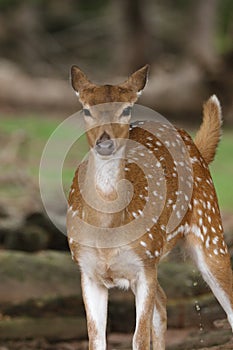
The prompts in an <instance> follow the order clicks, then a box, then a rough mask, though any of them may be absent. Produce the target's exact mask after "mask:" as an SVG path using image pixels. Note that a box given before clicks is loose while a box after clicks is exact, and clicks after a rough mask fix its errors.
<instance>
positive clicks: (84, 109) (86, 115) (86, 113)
mask: <svg viewBox="0 0 233 350" xmlns="http://www.w3.org/2000/svg"><path fill="white" fill-rule="evenodd" d="M83 113H84V115H85V117H92V115H91V112H90V111H89V109H87V108H83Z"/></svg>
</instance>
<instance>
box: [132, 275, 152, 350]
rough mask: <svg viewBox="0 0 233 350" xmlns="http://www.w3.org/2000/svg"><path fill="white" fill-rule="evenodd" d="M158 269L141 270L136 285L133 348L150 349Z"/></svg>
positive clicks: (135, 349) (137, 349) (138, 349)
mask: <svg viewBox="0 0 233 350" xmlns="http://www.w3.org/2000/svg"><path fill="white" fill-rule="evenodd" d="M155 286H156V271H155V270H153V271H150V272H145V273H144V272H140V274H139V277H138V280H137V282H136V286H135V290H134V293H135V301H136V329H135V333H134V337H133V350H149V349H150V330H151V322H152V314H153V308H154V301H155Z"/></svg>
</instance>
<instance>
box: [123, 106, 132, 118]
mask: <svg viewBox="0 0 233 350" xmlns="http://www.w3.org/2000/svg"><path fill="white" fill-rule="evenodd" d="M131 111H132V107H130V106H129V107H126V108H124V109H123V111H122V113H121V116H122V117H129V116H130V114H131Z"/></svg>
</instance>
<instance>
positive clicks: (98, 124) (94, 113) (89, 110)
mask: <svg viewBox="0 0 233 350" xmlns="http://www.w3.org/2000/svg"><path fill="white" fill-rule="evenodd" d="M148 70H149V65H146V66H144V67H142V68H141V69H139V70H137V71H136V72H135V73H133V74H132V75H131V76H130V77H129V78H128V79H127V80H126V81H125V82H123V83H122V84H119V85H95V84H93V83H92V82H91V81H90V80H89V79H88V78H87V76H86V75H85V74H84V73H83V72H82V71H81V69H80V68H78V67H77V66H72V68H71V82H72V86H73V88H74V90H75V92H76V94H77V95H78V97H79V100H80V102H81V104H82V106H83V115H84V120H85V124H86V130H87V132H86V134H87V139H88V143H89V146H90V147H91V149H93V150H94V151H95V152H96V154H97V155H99V156H101V157H109V156H111V155H112V154H114V153H116V152H117V151H118V150H119V149H120V148H121V147H122V141H121V140H124V139H126V138H128V132H129V121H130V117H131V109H132V106H133V104H134V103H135V102H136V101H137V99H138V97H139V96H140V94H141V92H142V90H143V89H144V87H145V85H146V81H147V75H148Z"/></svg>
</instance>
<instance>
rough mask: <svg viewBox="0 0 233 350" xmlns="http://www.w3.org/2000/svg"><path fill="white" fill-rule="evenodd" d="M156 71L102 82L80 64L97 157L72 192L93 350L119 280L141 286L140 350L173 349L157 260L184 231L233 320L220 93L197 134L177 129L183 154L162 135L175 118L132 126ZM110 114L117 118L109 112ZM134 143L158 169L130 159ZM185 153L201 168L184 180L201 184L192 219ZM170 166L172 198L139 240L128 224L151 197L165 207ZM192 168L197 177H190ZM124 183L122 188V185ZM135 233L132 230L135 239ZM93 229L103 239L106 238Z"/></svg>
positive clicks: (98, 348)
mask: <svg viewBox="0 0 233 350" xmlns="http://www.w3.org/2000/svg"><path fill="white" fill-rule="evenodd" d="M147 74H148V65H146V66H144V67H143V68H141V69H139V70H138V71H136V72H135V73H134V74H132V75H131V76H130V77H129V79H128V80H126V81H125V82H124V83H122V84H120V85H102V86H101V85H95V84H93V83H92V82H91V81H90V80H89V79H88V78H87V76H86V75H85V74H84V73H83V72H82V71H81V70H80V69H79V68H78V67H77V66H73V67H72V69H71V79H72V86H73V88H74V90H75V92H76V93H77V95H78V96H79V100H80V102H81V104H82V106H83V115H84V120H85V125H86V136H87V140H88V143H89V147H90V151H89V156H88V159H87V160H85V161H84V162H83V163H81V165H80V166H79V167H78V169H77V170H76V173H75V176H74V179H73V183H72V187H71V190H70V194H69V200H68V204H69V207H68V212H67V232H68V237H69V245H70V250H71V253H72V257H73V259H74V260H75V261H76V262H77V263H78V265H79V267H80V270H81V284H82V293H83V299H84V304H85V309H86V315H87V326H88V336H89V349H91V350H104V349H106V319H107V300H108V289H109V288H112V287H119V288H123V289H127V288H131V289H132V291H133V293H134V294H135V300H136V329H135V333H134V336H133V349H134V350H149V349H150V341H152V344H153V349H154V350H162V349H165V332H166V297H165V294H164V292H163V290H162V289H161V287H160V285H159V283H158V281H157V266H158V263H159V262H160V260H161V259H162V258H163V257H164V256H165V255H166V254H167V253H169V251H170V250H171V249H172V247H173V246H174V245H175V244H176V242H177V241H178V240H179V239H181V238H183V239H184V240H185V241H186V243H187V245H188V247H189V250H190V252H191V255H192V257H193V259H194V261H195V262H196V264H197V266H198V268H199V270H200V271H201V273H202V276H203V278H204V280H205V281H206V282H207V283H208V285H209V287H210V288H211V289H212V291H213V293H214V295H215V296H216V298H217V299H218V301H219V303H220V304H221V305H222V307H223V309H224V310H225V312H226V314H227V317H228V321H229V323H230V325H231V327H233V293H232V270H231V264H230V256H229V253H228V250H227V247H226V244H225V242H224V236H223V227H222V222H221V217H220V212H219V206H218V200H217V197H216V193H215V189H214V185H213V181H212V179H211V175H210V172H209V169H208V164H209V163H210V162H211V161H212V160H213V159H214V156H215V152H216V147H217V145H218V143H219V139H220V134H221V123H222V117H221V107H220V104H219V101H218V99H217V97H216V96H215V95H213V96H212V97H210V99H209V100H208V101H207V102H206V103H205V104H204V108H203V122H202V125H201V127H200V129H199V131H198V132H197V135H196V137H195V139H194V141H193V140H192V139H191V137H190V136H189V135H188V134H187V133H186V132H185V131H184V130H179V129H176V132H177V135H178V136H177V137H176V140H175V142H173V143H174V148H178V151H179V152H180V161H178V162H177V161H174V160H173V158H172V156H171V153H170V152H169V146H171V145H170V143H172V141H171V142H170V141H168V140H166V137H165V139H164V138H163V141H161V137H159V136H161V134H164V135H166V128H167V126H166V125H162V126H160V128H159V130H157V131H158V133H156V132H153V133H150V126H151V125H152V124H151V123H150V122H149V124H148V128H149V129H148V128H146V129H142V128H141V127H140V124H137V123H136V124H134V125H130V116H131V109H132V107H133V105H134V104H135V102H136V101H137V99H138V97H139V95H140V93H141V92H142V90H143V89H144V87H145V84H146V81H147ZM109 103H110V104H113V105H114V104H116V107H114V108H113V109H114V111H110V110H108V107H107V106H108V105H109ZM99 106H100V107H99ZM98 107H99V109H98ZM104 115H105V116H107V119H103V120H102V119H101V118H103V116H104ZM142 124H143V123H142ZM159 133H160V134H159ZM128 141H134V142H137V143H139V144H140V145H142V147H144V150H146V152H141V151H140V149H137V147H136V148H135V149H134V152H136V153H137V154H136V156H137V157H136V158H135V159H139V158H140V157H141V159H142V158H143V157H144V158H145V159H144V160H143V162H145V164H144V165H145V166H146V162H147V166H149V168H151V169H153V171H154V172H153V176H152V175H151V176H149V175H148V176H144V174H143V170H142V169H141V168H140V166H138V165H137V164H136V163H137V162H136V161H135V162H134V161H133V160H132V159H131V161H130V160H129V159H127V154H126V153H127V151H126V148H127V147H128V146H127V142H128ZM180 141H182V143H183V145H184V147H183V146H182V147H183V148H182V147H181V146H180V145H181V142H180ZM179 147H180V148H179ZM184 148H185V150H184ZM184 151H185V152H187V154H188V160H189V162H190V164H191V169H192V174H191V173H189V176H187V178H186V179H184V178H183V179H181V180H182V181H184V182H186V184H188V185H189V187H187V188H191V192H190V195H189V196H188V195H187V194H186V193H180V195H181V196H183V198H184V202H185V203H186V206H184V205H183V208H185V213H184V215H183V217H182V216H181V213H180V212H179V211H178V210H177V208H176V204H175V203H176V201H177V196H178V194H179V191H178V192H177V188H178V187H177V186H178V182H177V181H178V174H177V166H178V163H180V166H183V167H184V166H186V167H187V168H188V165H187V164H186V165H185V164H184V162H183V161H182V152H184ZM145 153H146V154H147V155H146V154H145ZM134 155H135V153H134ZM147 156H148V157H150V156H152V158H151V159H152V161H151V162H150V161H149V162H148V159H150V158H148V159H147V160H146V157H147ZM154 159H157V161H156V162H157V163H153V162H154ZM161 171H162V174H163V175H164V177H165V181H166V189H167V190H166V193H164V195H162V196H161V193H160V197H161V199H163V200H164V204H163V208H162V210H161V215H160V216H159V217H152V221H151V222H152V224H151V225H150V226H149V227H148V228H146V227H145V230H144V231H143V232H142V234H141V236H140V237H138V236H135V237H136V238H135V239H132V237H133V236H132V232H128V231H127V227H129V226H128V224H129V223H132V222H133V223H134V222H137V220H138V222H140V220H139V219H140V218H141V217H143V216H144V217H145V216H146V215H145V213H144V207H145V206H146V205H147V206H148V207H149V209H148V212H149V213H150V214H152V216H153V211H155V210H156V206H157V203H158V205H159V201H160V199H159V196H158V193H157V192H156V190H155V191H153V193H149V192H150V191H149V187H148V181H149V180H150V181H151V182H152V183H153V182H156V183H157V188H158V189H159V186H160V185H161V182H160V178H159V177H160V175H161ZM190 174H191V176H192V179H189V180H190V181H188V177H189V178H190ZM124 180H127V182H124ZM129 181H130V183H131V184H132V185H133V194H132V196H131V198H130V200H129V199H128V198H127V193H129V192H130V191H129V187H128V182H129ZM120 183H121V187H119V186H118V185H119V184H120ZM190 183H192V186H191V185H190ZM180 192H182V191H180ZM119 197H120V198H121V202H122V203H123V205H122V206H119V208H118V209H119V210H114V208H115V207H114V206H112V203H115V201H116V200H117V199H119ZM152 197H153V201H152V199H151V198H152ZM109 208H110V209H109ZM181 208H182V206H181ZM173 212H175V217H178V219H180V222H179V223H178V224H177V226H176V227H174V228H173V230H172V231H170V232H168V228H167V226H168V218H169V217H170V216H171V215H172V213H173ZM138 226H139V224H138ZM134 227H136V226H134ZM117 228H123V229H125V236H124V238H123V241H122V242H123V244H119V245H118V246H117V245H116V244H115V241H114V239H115V236H114V235H117V232H118V231H117ZM102 229H104V236H102V237H105V238H104V239H106V240H108V242H107V243H106V245H104V244H103V242H104V240H103V239H102V240H101V239H100V235H101V234H102V231H101V230H102ZM112 231H113V232H114V234H113V235H112V234H111V232H112ZM121 233H122V232H121ZM108 234H109V237H110V238H108ZM127 235H129V236H130V235H131V236H130V239H129V240H128V241H127ZM89 237H90V240H89ZM93 237H96V241H95V238H93ZM79 238H80V239H79ZM111 242H112V246H111ZM89 243H90V244H89Z"/></svg>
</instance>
